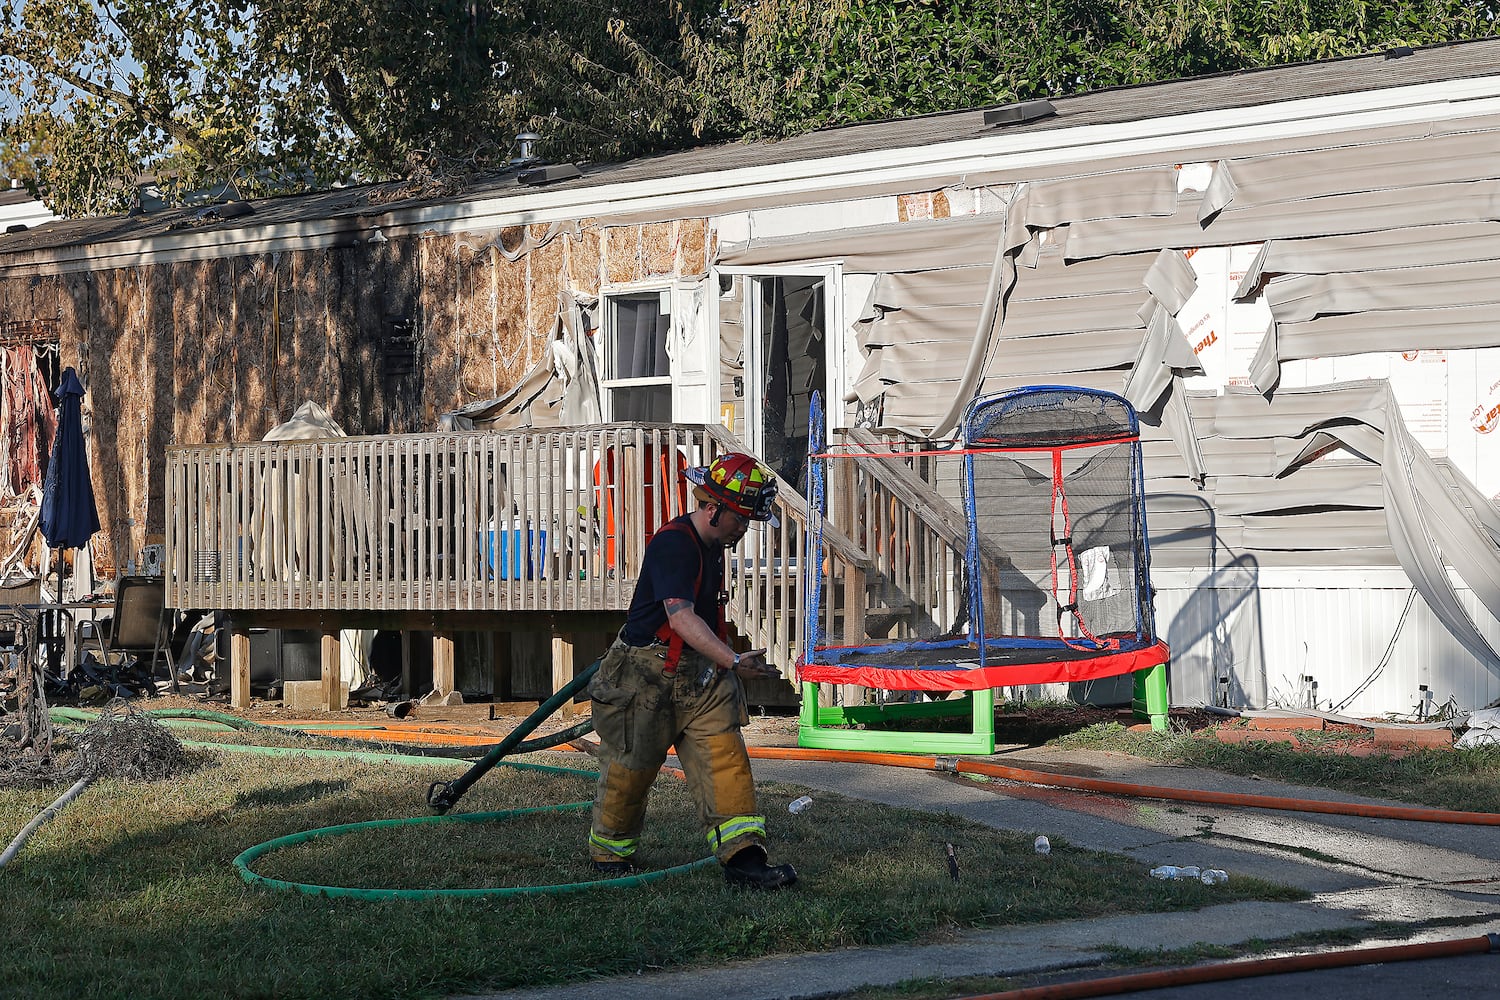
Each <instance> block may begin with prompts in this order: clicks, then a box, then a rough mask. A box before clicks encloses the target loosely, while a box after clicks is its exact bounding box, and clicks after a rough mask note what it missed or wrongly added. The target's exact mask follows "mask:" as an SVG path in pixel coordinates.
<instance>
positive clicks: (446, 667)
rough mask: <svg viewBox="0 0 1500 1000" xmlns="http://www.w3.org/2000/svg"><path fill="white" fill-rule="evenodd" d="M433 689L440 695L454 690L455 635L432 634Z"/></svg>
mask: <svg viewBox="0 0 1500 1000" xmlns="http://www.w3.org/2000/svg"><path fill="white" fill-rule="evenodd" d="M432 689H433V690H434V691H436V692H437V693H438V694H439V695H446V694H448V693H450V692H451V691H452V690H453V633H452V632H451V631H447V630H444V631H437V632H433V633H432Z"/></svg>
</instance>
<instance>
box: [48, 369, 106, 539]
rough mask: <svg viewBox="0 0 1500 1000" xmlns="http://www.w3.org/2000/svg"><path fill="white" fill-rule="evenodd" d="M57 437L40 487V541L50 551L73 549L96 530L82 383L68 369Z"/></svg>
mask: <svg viewBox="0 0 1500 1000" xmlns="http://www.w3.org/2000/svg"><path fill="white" fill-rule="evenodd" d="M57 403H58V414H57V437H56V438H54V439H53V441H52V457H51V459H50V460H49V461H48V462H47V481H46V483H45V485H44V486H43V487H42V514H41V520H40V523H39V526H40V528H41V530H42V537H43V538H45V539H46V540H47V544H48V546H50V547H51V548H54V549H77V548H82V547H83V546H85V545H87V544H88V543H89V539H90V538H92V537H94V532H96V531H98V530H99V509H98V507H96V506H95V504H94V484H93V482H92V481H91V480H90V479H89V460H88V455H87V454H86V453H85V452H84V447H83V383H82V382H80V381H79V380H78V373H77V372H76V371H74V370H73V369H72V368H69V369H67V370H66V371H64V372H63V374H62V384H61V385H59V386H58V387H57Z"/></svg>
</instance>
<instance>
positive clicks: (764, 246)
mask: <svg viewBox="0 0 1500 1000" xmlns="http://www.w3.org/2000/svg"><path fill="white" fill-rule="evenodd" d="M1004 225H1005V219H1004V216H1002V215H998V214H996V215H971V216H959V217H957V218H947V219H924V220H922V221H919V222H893V223H887V224H885V225H880V226H862V227H859V228H855V229H838V230H833V231H831V232H824V233H812V234H809V235H805V236H787V237H771V238H766V239H754V238H752V239H750V240H746V241H743V242H737V243H722V244H720V245H719V248H718V253H717V255H716V258H715V263H717V264H718V265H720V266H722V267H756V266H761V265H766V264H793V263H809V262H813V261H824V260H841V261H843V263H844V268H845V270H848V271H861V272H864V273H876V272H881V273H891V272H899V271H931V270H940V269H943V268H953V267H978V266H983V267H986V268H988V267H989V265H990V263H991V262H992V261H993V260H994V258H995V243H996V241H997V240H998V239H999V238H1000V232H1001V228H1002V227H1003V226H1004Z"/></svg>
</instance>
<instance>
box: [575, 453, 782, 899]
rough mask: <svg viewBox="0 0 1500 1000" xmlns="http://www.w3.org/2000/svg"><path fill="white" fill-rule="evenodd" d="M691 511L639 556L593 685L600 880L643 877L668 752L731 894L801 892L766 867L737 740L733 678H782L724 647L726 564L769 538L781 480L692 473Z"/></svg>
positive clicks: (739, 707) (752, 656) (756, 472)
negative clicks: (742, 544)
mask: <svg viewBox="0 0 1500 1000" xmlns="http://www.w3.org/2000/svg"><path fill="white" fill-rule="evenodd" d="M686 477H687V479H688V481H689V482H691V483H693V496H694V498H695V499H696V501H697V504H698V506H697V509H695V510H694V511H692V512H691V513H689V514H684V515H682V516H681V517H679V518H676V519H675V520H673V521H670V522H669V523H667V524H665V525H663V526H662V528H661V530H659V531H658V532H657V533H656V534H655V535H653V536H652V538H651V540H650V542H648V543H647V545H646V551H645V555H644V557H643V560H642V565H641V575H640V580H639V581H638V582H637V583H636V588H635V595H634V597H633V599H632V600H631V603H630V611H629V613H628V615H627V616H626V620H625V627H624V628H623V629H621V630H620V635H619V637H618V638H617V639H616V640H615V642H614V645H612V646H611V647H610V649H609V652H608V653H606V654H605V655H604V658H603V660H602V661H601V662H600V664H599V671H598V673H597V674H596V675H595V676H594V679H593V681H592V682H591V683H590V684H589V694H590V696H591V697H592V699H593V712H594V730H595V732H596V733H598V735H599V744H600V745H599V786H598V790H597V792H596V793H595V796H594V810H593V822H592V824H591V827H590V830H589V854H590V857H591V859H592V862H593V867H594V869H595V870H596V871H599V872H602V873H604V874H607V875H611V876H621V875H628V874H631V873H633V872H635V871H637V870H638V869H637V868H636V866H635V865H634V863H633V861H632V858H633V857H634V854H635V849H636V844H637V842H638V840H639V837H640V833H641V826H642V823H643V821H644V820H645V815H646V797H647V795H648V794H649V793H650V791H651V785H652V782H654V781H655V780H656V775H657V773H658V771H659V770H660V768H661V765H662V763H663V761H665V760H666V756H667V750H668V748H669V747H671V746H673V745H674V744H675V745H676V747H677V756H678V759H679V760H681V762H682V770H683V772H684V774H686V776H687V782H688V788H689V790H690V791H691V792H692V795H693V801H694V802H695V803H696V804H697V807H698V818H699V820H700V822H701V823H702V825H703V828H704V830H705V831H706V836H707V838H708V846H709V848H710V849H711V850H712V851H713V852H714V855H715V856H716V857H717V858H718V859H719V862H720V864H721V865H722V866H723V869H724V877H725V879H727V880H728V882H729V884H730V885H733V886H738V887H743V888H751V889H765V890H770V889H780V888H783V887H785V886H789V885H791V884H792V883H793V882H795V881H796V880H797V872H796V870H795V869H794V868H793V867H792V866H791V865H771V864H769V863H768V858H767V854H766V848H765V843H766V820H765V817H764V816H762V815H760V814H759V812H758V811H757V809H756V804H755V783H754V780H753V779H752V777H751V775H750V757H749V754H747V753H746V751H745V740H744V737H743V736H742V735H740V727H741V726H743V725H744V724H745V723H747V722H749V721H750V720H749V714H748V712H747V711H746V706H745V689H744V687H743V685H742V684H741V682H740V681H741V678H747V679H748V678H755V677H766V678H769V677H779V676H780V671H779V670H777V669H776V668H775V667H773V666H771V665H770V664H768V663H767V662H766V657H765V650H763V649H757V650H752V651H750V652H745V653H736V652H735V651H734V650H733V649H731V648H730V647H729V645H728V644H727V643H726V642H725V636H726V634H727V633H726V631H725V626H724V604H725V602H726V600H727V598H726V596H725V594H724V552H725V550H726V549H730V548H733V547H734V546H735V545H736V544H737V543H738V542H739V541H740V539H741V538H743V537H745V532H746V531H747V530H748V529H749V527H750V522H752V521H760V522H768V523H770V524H771V525H773V526H774V525H775V524H777V523H778V522H777V519H776V514H775V502H776V480H775V479H774V478H773V477H772V475H771V473H770V472H769V471H768V470H767V469H766V468H765V467H764V466H762V465H761V464H760V463H759V462H757V461H756V460H755V459H753V458H751V457H750V456H749V455H744V454H740V453H737V452H732V453H730V454H727V455H721V456H719V457H718V458H716V459H714V461H713V462H712V464H710V465H709V466H707V467H706V468H693V469H688V470H687V472H686Z"/></svg>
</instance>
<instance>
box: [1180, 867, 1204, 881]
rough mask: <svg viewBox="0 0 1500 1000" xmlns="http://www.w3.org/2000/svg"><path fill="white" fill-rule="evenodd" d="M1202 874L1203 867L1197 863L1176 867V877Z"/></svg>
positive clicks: (1191, 876) (1193, 876)
mask: <svg viewBox="0 0 1500 1000" xmlns="http://www.w3.org/2000/svg"><path fill="white" fill-rule="evenodd" d="M1202 875H1203V869H1201V868H1199V867H1198V866H1197V865H1183V866H1182V867H1181V868H1179V869H1177V877H1178V878H1199V877H1201V876H1202Z"/></svg>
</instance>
